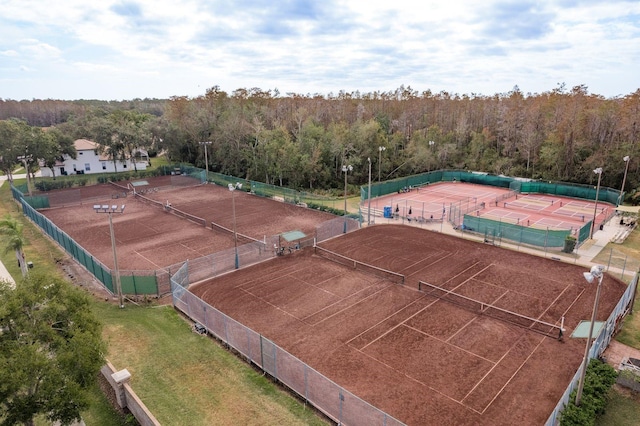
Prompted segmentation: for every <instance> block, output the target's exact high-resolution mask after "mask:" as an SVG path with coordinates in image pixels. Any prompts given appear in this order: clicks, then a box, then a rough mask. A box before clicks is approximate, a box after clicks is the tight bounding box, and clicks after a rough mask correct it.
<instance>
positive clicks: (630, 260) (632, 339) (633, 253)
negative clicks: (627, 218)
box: [593, 228, 640, 349]
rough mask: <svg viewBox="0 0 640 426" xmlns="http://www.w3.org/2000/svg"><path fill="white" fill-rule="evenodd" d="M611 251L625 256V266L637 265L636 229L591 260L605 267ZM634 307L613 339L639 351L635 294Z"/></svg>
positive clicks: (639, 242) (639, 236)
mask: <svg viewBox="0 0 640 426" xmlns="http://www.w3.org/2000/svg"><path fill="white" fill-rule="evenodd" d="M611 249H613V250H615V251H616V252H619V253H622V254H623V255H626V256H627V265H637V264H638V263H639V262H640V231H639V230H638V229H637V228H636V229H635V230H634V231H633V232H632V233H631V234H630V235H629V236H628V237H627V239H626V240H625V241H624V243H622V244H613V243H609V244H607V246H606V247H605V248H604V249H603V250H602V251H601V252H600V254H599V255H598V256H596V258H595V259H593V261H594V262H595V263H600V264H603V265H607V262H608V260H609V258H610V253H611ZM628 270H629V269H628ZM633 270H635V266H633V269H631V271H633ZM631 271H630V272H631ZM629 279H630V276H628V275H627V276H625V281H627V282H628V280H629ZM634 307H635V309H634V311H633V313H631V314H629V315H627V317H626V318H625V320H624V325H623V327H622V330H620V332H619V333H618V334H617V335H616V337H615V339H616V340H617V341H619V342H620V343H624V344H625V345H628V346H632V347H634V348H636V349H640V314H639V313H638V310H639V309H640V295H639V294H636V298H635V303H634Z"/></svg>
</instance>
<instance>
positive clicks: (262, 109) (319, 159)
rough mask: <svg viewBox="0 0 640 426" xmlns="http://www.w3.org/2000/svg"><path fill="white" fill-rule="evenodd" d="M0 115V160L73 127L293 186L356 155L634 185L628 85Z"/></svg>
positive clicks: (3, 103) (410, 170)
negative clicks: (596, 90)
mask: <svg viewBox="0 0 640 426" xmlns="http://www.w3.org/2000/svg"><path fill="white" fill-rule="evenodd" d="M0 120H2V121H0V155H2V154H3V152H4V153H5V155H4V157H0V168H2V169H3V170H5V169H6V168H7V167H9V165H8V164H5V163H10V162H11V161H12V160H11V157H12V156H14V155H15V154H16V152H17V153H18V154H19V153H20V152H21V151H24V150H25V149H26V148H27V147H28V146H29V145H30V144H31V145H33V144H35V146H33V147H32V148H31V150H30V151H29V152H33V151H34V150H37V145H42V144H43V143H45V142H43V140H45V141H46V140H53V141H52V142H51V144H52V146H53V148H51V149H49V151H47V152H51V151H52V150H53V152H57V153H58V154H60V153H62V152H63V151H65V150H66V151H65V152H69V146H68V140H69V139H71V140H74V139H76V138H87V139H92V140H95V141H96V142H99V143H100V144H102V145H103V146H104V148H105V150H106V151H107V152H108V153H109V155H110V156H111V157H112V158H120V157H124V156H127V155H131V154H132V153H133V152H135V149H136V148H145V149H149V150H150V151H151V152H152V153H154V152H155V153H159V152H162V153H165V154H166V155H167V156H168V158H169V159H170V160H171V161H174V162H188V163H192V164H195V165H196V166H199V167H202V168H204V166H205V149H206V150H207V159H208V163H209V165H208V166H209V170H210V171H216V172H220V173H224V174H229V175H234V176H238V177H243V178H246V179H251V180H256V181H261V182H266V183H270V184H274V185H280V186H287V187H290V188H295V189H301V190H306V191H310V190H311V191H331V190H332V189H333V190H337V189H339V188H342V183H343V179H344V175H342V166H343V165H351V166H353V171H352V172H350V173H349V176H348V177H349V184H350V186H351V187H352V190H355V186H359V185H362V184H365V183H366V182H367V181H368V174H369V161H370V162H371V170H372V175H373V177H372V179H373V180H374V181H377V180H378V179H381V180H388V179H393V178H397V177H401V176H406V175H410V174H415V173H421V172H425V171H430V170H437V169H461V170H469V171H481V172H487V173H491V174H496V175H508V176H516V177H523V178H532V179H542V180H548V181H563V182H576V183H585V184H593V185H595V182H596V181H597V177H598V176H597V175H596V174H595V173H594V172H593V170H594V169H596V168H598V167H601V168H602V169H603V171H602V176H601V177H602V185H603V186H608V187H611V188H614V189H620V187H621V185H622V181H623V176H624V173H625V169H626V170H628V174H627V178H626V185H625V190H626V192H627V193H628V194H629V195H632V194H633V193H634V192H635V191H634V190H633V188H637V187H638V186H639V185H640V176H639V173H638V171H639V167H640V89H638V90H637V91H635V92H634V93H631V94H629V95H626V96H620V97H616V98H605V97H602V96H599V95H595V94H590V93H589V91H588V88H587V87H586V86H584V85H581V86H576V87H573V88H571V89H568V88H567V87H565V85H564V84H559V85H558V87H556V88H555V89H553V90H550V91H547V92H543V93H534V94H531V93H527V94H524V93H522V92H521V91H520V89H519V88H518V87H517V86H516V87H514V88H513V90H511V91H510V92H508V93H502V94H496V95H493V96H484V95H476V94H471V95H458V94H451V93H447V92H439V93H432V92H431V91H424V92H418V91H416V90H413V89H411V87H410V86H407V87H405V86H400V87H399V88H397V89H396V90H392V91H388V92H372V93H360V92H340V93H338V94H329V95H310V94H307V95H302V94H296V93H287V94H284V95H283V94H281V93H279V92H278V91H277V90H262V89H259V88H252V89H237V90H235V91H233V92H232V93H227V92H225V91H223V90H221V89H220V88H219V87H218V86H213V87H211V88H210V89H208V90H206V93H205V94H204V95H201V96H197V97H193V98H192V97H183V96H175V97H172V98H170V99H135V100H130V101H99V100H82V101H62V100H50V99H49V100H31V101H14V100H2V99H0ZM52 128H54V129H55V131H51V129H52ZM20 129H22V130H20ZM25 129H29V130H28V131H27V130H25ZM49 135H53V136H55V137H53V136H49ZM36 139H37V140H36ZM202 142H211V144H203V143H202ZM23 147H24V148H23ZM9 148H11V149H12V151H11V154H9V152H7V149H9ZM58 148H59V149H58ZM627 156H628V161H626V160H625V158H627ZM2 159H4V160H2ZM627 201H630V199H627ZM638 201H640V200H638Z"/></svg>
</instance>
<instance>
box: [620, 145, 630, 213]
mask: <svg viewBox="0 0 640 426" xmlns="http://www.w3.org/2000/svg"><path fill="white" fill-rule="evenodd" d="M623 160H624V162H625V163H626V165H625V166H624V177H623V178H622V188H620V196H619V197H618V205H620V204H622V202H623V201H624V196H623V194H624V184H625V182H626V181H627V171H628V170H629V156H628V155H625V157H624V158H623Z"/></svg>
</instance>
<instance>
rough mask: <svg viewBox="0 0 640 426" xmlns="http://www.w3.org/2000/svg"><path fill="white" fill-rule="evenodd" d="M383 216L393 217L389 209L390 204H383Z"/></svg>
mask: <svg viewBox="0 0 640 426" xmlns="http://www.w3.org/2000/svg"><path fill="white" fill-rule="evenodd" d="M384 217H386V218H387V219H392V218H393V213H392V211H391V206H384Z"/></svg>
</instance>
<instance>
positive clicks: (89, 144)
mask: <svg viewBox="0 0 640 426" xmlns="http://www.w3.org/2000/svg"><path fill="white" fill-rule="evenodd" d="M73 145H74V146H75V147H76V151H87V150H91V151H93V150H96V149H98V148H100V145H99V144H97V143H96V142H93V141H90V140H88V139H76V141H75V142H73Z"/></svg>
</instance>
